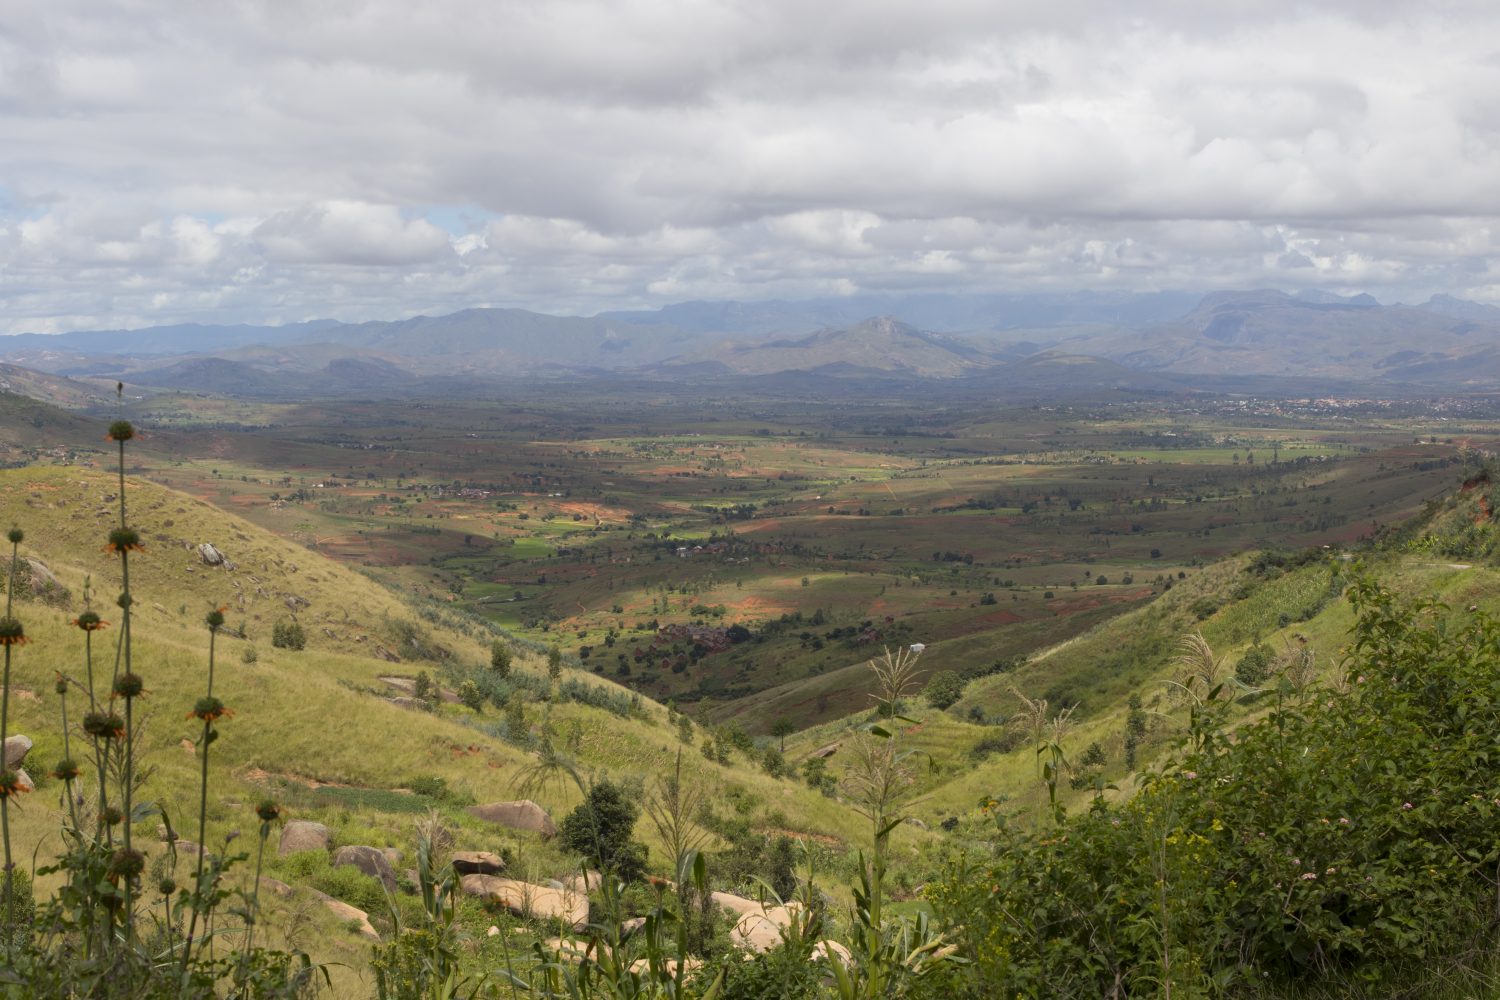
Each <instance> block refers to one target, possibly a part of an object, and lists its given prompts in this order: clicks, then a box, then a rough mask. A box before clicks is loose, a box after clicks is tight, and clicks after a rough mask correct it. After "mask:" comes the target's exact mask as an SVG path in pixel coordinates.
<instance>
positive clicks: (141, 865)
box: [108, 847, 146, 879]
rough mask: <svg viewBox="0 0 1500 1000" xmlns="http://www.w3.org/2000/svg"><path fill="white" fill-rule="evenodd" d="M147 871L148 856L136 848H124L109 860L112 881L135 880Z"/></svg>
mask: <svg viewBox="0 0 1500 1000" xmlns="http://www.w3.org/2000/svg"><path fill="white" fill-rule="evenodd" d="M145 870H146V856H145V855H144V854H142V853H141V852H140V851H137V850H135V849H134V848H129V847H122V848H120V849H119V850H118V851H115V853H114V854H112V855H110V858H109V869H108V872H109V877H110V878H111V879H116V878H126V879H133V878H135V877H136V876H137V875H139V874H140V873H141V872H143V871H145Z"/></svg>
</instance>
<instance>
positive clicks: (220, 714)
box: [187, 695, 234, 722]
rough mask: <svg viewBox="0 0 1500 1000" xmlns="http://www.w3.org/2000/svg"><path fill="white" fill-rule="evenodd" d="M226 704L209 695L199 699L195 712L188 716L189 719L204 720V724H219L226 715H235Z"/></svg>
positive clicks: (194, 707)
mask: <svg viewBox="0 0 1500 1000" xmlns="http://www.w3.org/2000/svg"><path fill="white" fill-rule="evenodd" d="M233 714H234V713H233V712H231V711H230V710H229V709H228V708H226V707H225V705H224V703H223V702H222V701H220V700H219V699H218V698H215V697H213V696H212V695H209V696H207V697H204V698H199V699H198V702H197V704H195V705H194V706H193V710H192V711H191V712H189V713H188V714H187V717H188V718H189V719H195V718H196V719H202V720H203V721H204V722H217V721H219V720H220V719H222V718H224V716H226V715H233Z"/></svg>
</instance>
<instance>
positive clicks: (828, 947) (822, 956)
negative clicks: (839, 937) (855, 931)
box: [812, 940, 852, 968]
mask: <svg viewBox="0 0 1500 1000" xmlns="http://www.w3.org/2000/svg"><path fill="white" fill-rule="evenodd" d="M812 957H813V961H815V962H827V963H828V964H830V965H832V964H833V963H834V962H835V961H836V962H838V963H839V964H840V965H842V966H844V967H845V968H848V966H849V961H850V959H851V957H852V956H851V955H850V954H849V949H848V948H845V947H844V946H843V945H841V944H839V943H838V942H837V941H826V940H825V941H819V942H818V943H817V944H815V945H813V948H812Z"/></svg>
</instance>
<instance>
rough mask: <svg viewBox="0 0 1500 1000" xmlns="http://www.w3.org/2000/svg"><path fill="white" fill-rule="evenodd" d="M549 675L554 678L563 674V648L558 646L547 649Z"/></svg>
mask: <svg viewBox="0 0 1500 1000" xmlns="http://www.w3.org/2000/svg"><path fill="white" fill-rule="evenodd" d="M547 676H548V677H550V678H552V679H553V680H557V679H558V678H559V677H561V676H562V649H561V648H560V647H558V646H553V647H552V648H551V649H549V650H547Z"/></svg>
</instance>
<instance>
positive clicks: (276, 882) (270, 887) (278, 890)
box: [260, 875, 293, 899]
mask: <svg viewBox="0 0 1500 1000" xmlns="http://www.w3.org/2000/svg"><path fill="white" fill-rule="evenodd" d="M260 887H261V888H262V889H264V890H266V891H267V892H269V893H270V894H271V895H273V896H280V897H281V898H282V899H286V898H287V897H288V896H290V895H291V894H292V892H293V890H292V887H291V886H289V885H287V884H286V883H285V882H283V881H281V880H280V879H274V878H272V877H271V876H269V875H262V876H261V877H260Z"/></svg>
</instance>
